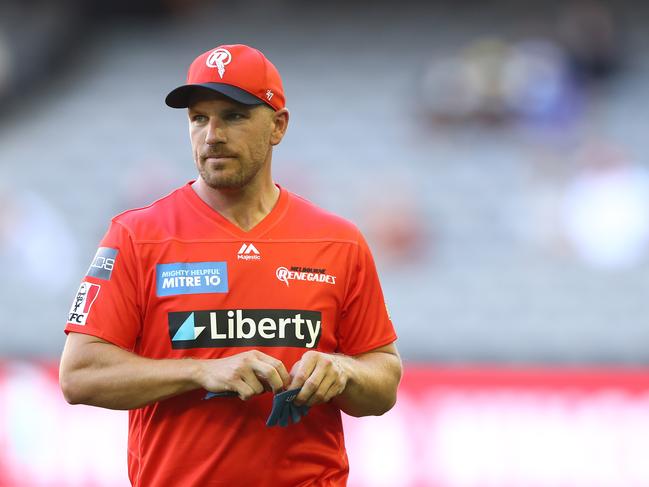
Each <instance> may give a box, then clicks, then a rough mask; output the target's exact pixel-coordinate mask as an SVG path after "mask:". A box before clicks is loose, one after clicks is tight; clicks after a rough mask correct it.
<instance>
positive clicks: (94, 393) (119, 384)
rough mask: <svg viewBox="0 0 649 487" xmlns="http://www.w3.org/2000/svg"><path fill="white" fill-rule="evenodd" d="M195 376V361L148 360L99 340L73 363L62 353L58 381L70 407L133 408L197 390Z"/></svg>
mask: <svg viewBox="0 0 649 487" xmlns="http://www.w3.org/2000/svg"><path fill="white" fill-rule="evenodd" d="M66 360H69V361H68V362H66ZM198 374H199V366H198V362H197V361H195V360H191V359H183V360H173V359H167V360H153V359H147V358H143V357H139V356H137V355H135V354H134V353H131V352H128V351H126V350H122V349H121V348H119V347H117V346H115V345H112V344H107V343H103V342H100V341H98V342H93V343H87V344H85V345H84V349H83V354H77V355H75V357H74V359H73V362H72V359H66V356H65V354H64V358H63V360H62V362H61V368H60V381H61V388H62V390H63V394H64V396H65V398H66V400H67V401H68V402H70V403H72V404H88V405H92V406H100V407H104V408H110V409H135V408H139V407H142V406H145V405H147V404H150V403H153V402H156V401H160V400H162V399H165V398H167V397H171V396H174V395H177V394H180V393H182V392H187V391H190V390H193V389H197V388H198V387H200V386H199V383H198V382H197V380H196V378H197V376H198Z"/></svg>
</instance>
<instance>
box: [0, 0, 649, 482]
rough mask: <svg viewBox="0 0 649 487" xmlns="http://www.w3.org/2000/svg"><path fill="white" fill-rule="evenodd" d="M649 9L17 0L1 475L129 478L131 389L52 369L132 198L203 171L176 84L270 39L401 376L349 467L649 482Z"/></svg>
mask: <svg viewBox="0 0 649 487" xmlns="http://www.w3.org/2000/svg"><path fill="white" fill-rule="evenodd" d="M648 14H649V5H648V4H646V3H644V2H639V1H637V2H631V1H615V2H612V1H611V2H608V3H607V2H601V1H595V0H593V1H587V0H583V1H528V2H514V1H511V2H505V1H496V0H483V1H470V0H464V1H455V2H450V1H431V2H421V3H415V2H412V1H409V0H406V1H402V2H394V1H386V0H383V1H375V2H372V3H363V2H343V1H341V0H335V1H331V2H326V3H322V2H319V3H310V2H300V1H296V0H282V1H275V2H273V1H269V2H261V1H254V0H244V1H238V2H217V1H211V2H209V1H201V0H192V1H181V0H165V1H154V0H146V1H144V0H142V1H127V0H118V1H113V2H99V1H96V0H95V1H90V0H86V1H82V0H50V1H45V0H42V1H38V0H30V1H20V0H3V1H2V3H0V269H2V276H4V278H3V279H2V280H0V324H1V326H0V330H1V335H0V338H1V339H0V486H8V487H13V486H25V487H27V486H61V487H65V486H84V487H85V486H90V487H92V486H107V487H120V486H124V485H127V480H126V473H125V472H126V463H125V457H126V455H125V448H126V445H125V437H126V417H125V414H124V413H123V412H113V411H104V410H99V409H93V408H86V407H82V406H78V407H74V408H73V407H70V406H68V405H67V404H65V402H64V401H63V399H62V398H61V394H60V392H59V391H58V385H57V378H56V377H57V375H56V374H57V372H56V366H57V360H58V357H59V354H60V352H61V349H62V345H63V342H64V334H63V332H62V329H63V325H64V320H65V316H66V312H67V310H68V308H69V305H70V302H71V300H72V298H73V296H74V292H75V290H76V285H77V283H78V281H79V279H80V278H81V277H82V275H83V274H84V272H85V270H86V268H87V266H88V263H89V260H90V258H91V257H92V256H93V255H94V252H95V248H96V245H97V242H98V241H99V239H100V238H101V236H102V235H103V233H104V231H105V230H106V228H107V224H108V222H109V220H110V217H111V216H112V215H114V214H116V213H118V212H121V211H123V210H125V209H127V208H130V207H134V206H141V205H144V204H147V203H149V202H150V201H152V200H153V199H155V198H157V197H159V196H160V195H162V194H165V193H166V192H168V191H169V190H171V189H173V188H175V187H177V186H179V185H181V184H183V183H184V182H186V181H187V180H189V179H192V178H193V175H194V170H193V163H192V161H191V154H190V150H189V142H188V138H187V129H186V121H185V117H184V114H183V113H182V112H180V111H174V110H171V109H168V108H167V107H166V106H165V105H164V103H163V98H164V96H165V95H166V93H167V92H168V91H169V89H170V88H173V87H175V86H176V85H178V84H180V83H182V82H183V81H184V77H185V72H186V68H187V66H188V64H189V62H191V60H192V59H193V58H194V56H195V55H196V54H198V53H200V52H203V51H205V50H207V49H209V48H210V47H213V46H216V45H218V44H222V43H236V42H242V43H246V44H250V45H252V46H255V47H258V48H260V49H262V50H263V51H264V53H265V54H266V55H267V56H268V57H269V58H270V59H271V60H272V61H273V62H274V63H275V64H276V65H277V67H278V68H279V70H280V72H281V73H282V76H283V79H284V84H285V90H286V94H287V100H288V107H289V109H290V110H291V117H292V118H291V126H290V129H289V132H288V135H287V137H286V138H285V140H284V142H283V143H282V144H281V146H280V147H279V148H278V150H276V152H275V155H274V171H275V176H276V180H277V181H278V182H279V183H280V184H282V185H284V186H286V187H288V188H289V189H292V190H293V191H295V192H297V193H299V194H302V195H303V196H305V197H307V198H309V199H311V200H313V201H314V202H316V203H318V204H320V205H322V206H324V207H326V208H328V209H330V210H333V211H335V212H338V213H340V214H342V215H344V216H346V217H348V218H350V219H352V220H353V221H355V222H357V224H358V225H359V226H360V227H361V229H362V230H363V231H364V232H365V234H366V235H367V237H368V239H369V241H370V244H371V245H372V248H373V250H374V253H375V257H376V260H377V264H378V267H379V271H380V274H381V277H382V282H383V285H384V291H385V294H386V297H387V300H388V305H389V307H390V311H391V314H392V317H393V320H394V322H395V324H396V326H397V330H398V333H399V337H400V338H399V342H398V344H399V348H400V350H401V352H402V355H403V358H404V361H405V363H406V376H405V378H404V383H403V387H402V392H401V396H400V401H399V404H398V406H397V407H396V408H395V409H394V410H393V411H391V412H390V413H388V414H387V415H386V416H384V417H382V418H379V419H375V418H367V419H362V420H352V419H350V418H347V419H346V425H347V430H348V443H349V445H348V446H349V455H350V458H351V463H352V472H351V477H350V486H351V487H363V486H367V487H370V486H406V487H410V486H412V487H422V486H434V487H641V486H649V462H647V455H646V452H647V451H648V448H649V407H648V406H649V367H648V366H647V364H648V361H649V346H648V344H649V326H647V316H649V300H647V299H646V297H645V296H644V295H643V291H642V289H645V290H647V289H648V288H647V280H648V278H649V272H648V271H649V260H648V254H649V252H648V251H649V137H648V136H647V134H648V132H649V123H648V119H647V114H646V112H647V110H646V108H645V109H642V108H641V107H642V106H645V107H646V104H647V103H646V94H647V86H649V56H648V55H647V52H649V50H648V48H649V29H648V28H647V27H648V26H649V15H648Z"/></svg>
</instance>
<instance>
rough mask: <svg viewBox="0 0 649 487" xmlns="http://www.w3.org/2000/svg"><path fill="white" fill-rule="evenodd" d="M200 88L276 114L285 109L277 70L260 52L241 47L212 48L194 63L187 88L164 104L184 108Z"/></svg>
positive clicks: (171, 95)
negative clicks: (264, 107) (270, 108)
mask: <svg viewBox="0 0 649 487" xmlns="http://www.w3.org/2000/svg"><path fill="white" fill-rule="evenodd" d="M200 87H202V88H207V89H210V90H213V91H217V92H219V93H221V94H223V95H225V96H227V97H228V98H232V99H233V100H236V101H238V102H239V103H243V104H246V105H261V104H262V103H265V104H266V105H269V106H270V107H272V108H273V109H275V110H279V109H281V108H284V106H285V105H286V100H285V98H284V88H282V78H280V76H279V72H278V71H277V68H276V67H275V66H273V64H272V63H271V62H270V61H269V60H268V59H266V56H264V55H263V54H262V53H261V52H260V51H258V50H257V49H254V48H252V47H249V46H245V45H243V44H229V45H223V46H219V47H215V48H214V49H210V50H209V51H207V52H204V53H203V54H201V55H200V56H198V57H197V58H196V59H194V62H193V63H192V64H191V66H189V71H188V72H187V84H185V85H183V86H179V87H178V88H176V89H175V90H173V91H171V92H170V93H169V94H168V95H167V98H165V103H166V104H167V105H169V106H170V107H172V108H187V106H188V102H189V96H190V94H191V93H192V92H194V91H195V90H196V88H200Z"/></svg>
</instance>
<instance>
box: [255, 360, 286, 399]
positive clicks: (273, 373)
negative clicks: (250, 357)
mask: <svg viewBox="0 0 649 487" xmlns="http://www.w3.org/2000/svg"><path fill="white" fill-rule="evenodd" d="M252 368H253V370H254V371H255V375H256V376H257V377H258V378H259V379H261V380H263V381H264V382H266V383H267V384H268V385H269V386H270V388H271V389H272V390H273V392H278V391H282V390H283V389H284V381H283V380H282V377H281V376H280V374H279V372H278V370H277V369H276V368H275V367H273V366H272V365H270V364H268V363H266V362H264V361H262V360H258V361H256V362H255V363H254V364H253V366H252Z"/></svg>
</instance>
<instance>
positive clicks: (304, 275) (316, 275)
mask: <svg viewBox="0 0 649 487" xmlns="http://www.w3.org/2000/svg"><path fill="white" fill-rule="evenodd" d="M275 277H277V279H279V280H280V281H282V282H283V283H284V284H286V286H287V287H288V286H290V284H289V281H307V282H323V283H326V284H336V276H332V275H331V274H327V269H316V268H313V267H299V266H291V268H290V269H287V268H286V267H278V268H277V270H276V271H275Z"/></svg>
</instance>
